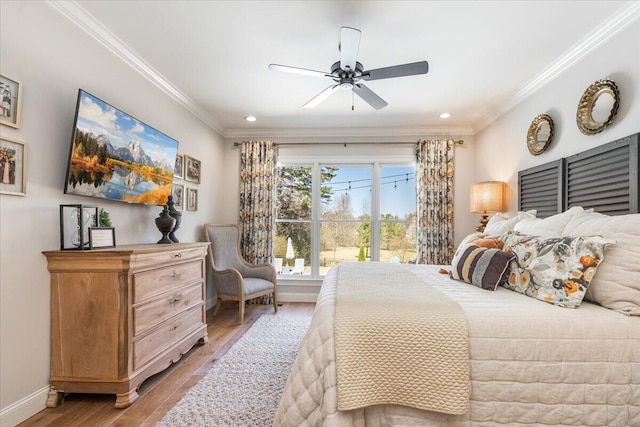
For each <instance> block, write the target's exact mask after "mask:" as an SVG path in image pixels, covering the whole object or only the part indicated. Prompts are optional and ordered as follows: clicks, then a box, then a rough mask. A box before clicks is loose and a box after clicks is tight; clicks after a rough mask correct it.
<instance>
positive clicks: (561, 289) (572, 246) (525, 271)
mask: <svg viewBox="0 0 640 427" xmlns="http://www.w3.org/2000/svg"><path fill="white" fill-rule="evenodd" d="M505 240H506V241H505V244H504V250H505V251H506V252H513V253H514V254H515V255H516V257H515V258H514V259H513V260H511V261H510V263H509V269H508V270H507V273H506V274H505V275H504V276H503V279H502V281H501V283H500V285H501V286H504V287H505V288H507V289H510V290H512V291H515V292H519V293H521V294H525V295H527V296H530V297H533V298H536V299H539V300H542V301H545V302H548V303H551V304H554V305H557V306H560V307H566V308H577V307H578V306H579V305H580V303H581V302H582V299H583V298H584V295H585V293H586V292H587V287H588V286H589V283H591V280H592V279H593V275H594V274H595V273H596V270H597V268H598V265H600V263H601V262H602V260H603V259H604V256H603V254H604V249H605V247H606V246H607V245H609V244H612V243H613V242H611V241H609V240H607V239H604V238H603V237H601V236H584V237H569V236H558V237H538V236H525V235H519V234H513V235H510V236H508V237H507V238H506V239H505Z"/></svg>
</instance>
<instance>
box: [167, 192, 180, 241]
mask: <svg viewBox="0 0 640 427" xmlns="http://www.w3.org/2000/svg"><path fill="white" fill-rule="evenodd" d="M173 205H174V202H173V196H169V200H168V201H167V206H168V208H169V216H170V217H171V218H174V219H175V220H176V225H175V226H174V227H173V229H172V230H171V233H169V238H170V239H171V241H172V242H173V243H180V240H178V238H177V237H176V234H175V233H176V231H178V229H179V228H180V223H181V222H182V213H180V212H179V211H178V210H177V209H176V208H175V207H174V206H173Z"/></svg>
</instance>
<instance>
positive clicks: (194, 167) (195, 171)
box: [184, 156, 200, 184]
mask: <svg viewBox="0 0 640 427" xmlns="http://www.w3.org/2000/svg"><path fill="white" fill-rule="evenodd" d="M184 162H185V167H184V179H185V180H187V181H190V182H195V183H196V184H200V160H197V159H194V158H193V157H189V156H184Z"/></svg>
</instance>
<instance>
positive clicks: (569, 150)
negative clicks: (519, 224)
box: [475, 21, 640, 213]
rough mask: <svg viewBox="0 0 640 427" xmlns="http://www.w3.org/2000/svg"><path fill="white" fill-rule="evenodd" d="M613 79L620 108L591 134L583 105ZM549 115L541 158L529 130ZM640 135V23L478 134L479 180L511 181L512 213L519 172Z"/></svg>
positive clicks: (622, 32) (617, 36)
mask: <svg viewBox="0 0 640 427" xmlns="http://www.w3.org/2000/svg"><path fill="white" fill-rule="evenodd" d="M603 78H610V79H612V80H613V81H614V82H615V83H616V85H617V86H618V89H619V90H620V109H619V111H618V115H617V117H615V119H614V121H613V123H612V124H611V125H610V126H609V127H608V128H607V129H605V130H604V131H603V132H602V133H599V134H597V135H591V136H587V135H584V134H582V133H581V132H580V131H579V130H578V127H577V125H576V111H577V108H578V101H579V100H580V97H581V96H582V93H583V92H584V91H585V89H587V87H588V86H589V85H590V84H591V83H593V82H595V81H596V80H599V79H603ZM542 113H546V114H549V115H550V116H551V117H552V119H553V121H554V124H555V136H554V137H553V142H552V143H551V146H550V147H549V149H548V150H547V151H546V152H544V153H542V154H541V155H539V156H533V155H531V154H530V153H529V150H528V149H527V144H526V136H527V130H528V129H529V125H530V124H531V122H532V121H533V119H534V118H535V117H536V116H537V115H538V114H542ZM637 132H640V21H636V22H635V23H634V24H632V25H630V26H629V27H628V28H626V29H625V30H623V31H621V32H620V33H619V34H617V35H616V36H615V37H614V38H612V39H610V40H609V41H608V42H607V43H605V44H603V45H602V46H600V47H598V48H597V49H596V50H595V51H593V52H592V53H591V54H590V55H588V56H587V57H585V58H583V59H582V60H580V61H579V62H577V63H576V64H575V65H574V66H573V67H572V68H570V69H569V70H567V71H566V72H565V73H564V74H562V75H560V76H559V77H557V78H556V79H555V80H553V81H551V82H550V83H549V84H547V85H546V86H545V87H543V88H542V89H541V90H539V91H538V92H536V93H535V94H534V95H532V96H530V97H529V98H527V99H526V100H524V101H523V102H521V103H520V104H518V105H517V106H516V107H515V108H514V109H512V110H511V111H509V112H508V113H507V114H505V115H503V116H502V117H500V118H499V119H498V120H496V121H495V122H494V123H492V124H491V125H489V126H488V127H487V128H485V129H483V130H482V131H481V132H479V133H477V135H476V143H477V147H476V153H477V163H476V176H475V178H476V181H480V180H489V179H496V180H504V181H507V182H508V183H509V189H510V202H509V206H508V207H509V210H510V211H511V212H512V213H513V212H515V211H516V209H517V200H518V198H517V190H518V185H517V179H518V171H519V170H522V169H527V168H530V167H533V166H537V165H540V164H544V163H547V162H550V161H553V160H557V159H559V158H563V157H567V156H569V155H572V154H575V153H579V152H581V151H585V150H588V149H590V148H594V147H596V146H599V145H602V144H605V143H607V142H611V141H614V140H616V139H619V138H622V137H624V136H627V135H631V134H634V133H637Z"/></svg>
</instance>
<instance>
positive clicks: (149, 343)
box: [133, 305, 204, 370]
mask: <svg viewBox="0 0 640 427" xmlns="http://www.w3.org/2000/svg"><path fill="white" fill-rule="evenodd" d="M203 310H204V306H203V305H198V306H196V307H193V308H190V309H189V310H187V311H186V312H185V313H184V314H181V315H180V316H178V317H175V318H172V319H169V320H168V321H166V322H165V323H163V324H162V326H161V327H160V328H158V329H157V330H155V331H153V332H152V333H150V334H148V335H145V336H143V337H141V338H139V339H134V340H133V369H134V370H136V369H140V368H141V367H142V366H144V364H145V363H147V362H149V361H150V360H152V359H153V358H154V357H156V356H157V355H158V354H160V353H162V352H163V351H164V350H166V349H167V348H169V347H171V346H172V345H173V344H175V343H176V342H178V341H179V340H180V339H181V338H183V337H185V336H187V335H188V334H189V333H190V332H192V331H194V330H196V329H198V327H200V326H202V325H203V322H202V316H203Z"/></svg>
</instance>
